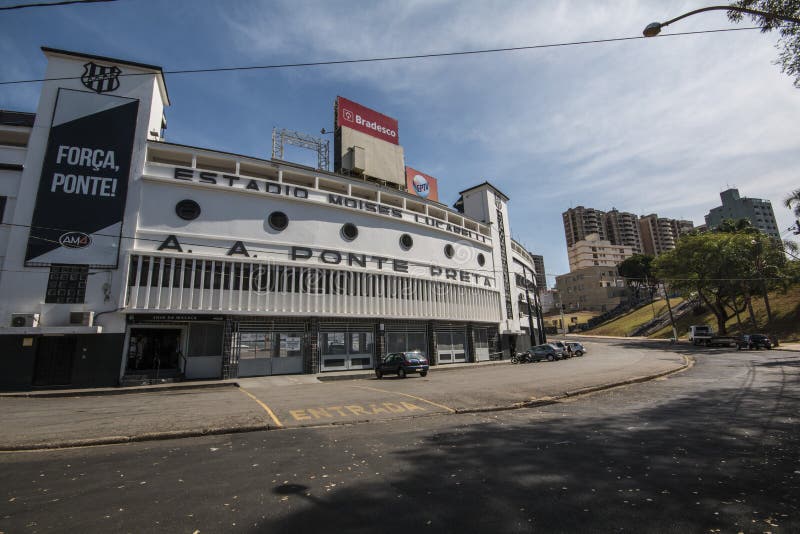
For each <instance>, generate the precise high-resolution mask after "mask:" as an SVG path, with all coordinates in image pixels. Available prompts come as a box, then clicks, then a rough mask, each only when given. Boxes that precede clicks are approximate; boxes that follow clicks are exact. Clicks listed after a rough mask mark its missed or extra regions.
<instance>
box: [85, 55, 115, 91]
mask: <svg viewBox="0 0 800 534" xmlns="http://www.w3.org/2000/svg"><path fill="white" fill-rule="evenodd" d="M121 73H122V71H121V70H120V69H119V67H117V66H116V65H112V66H110V67H106V66H103V65H98V64H97V63H95V62H94V61H90V62H89V63H86V64H85V65H84V66H83V75H82V76H81V81H82V82H83V85H84V86H85V87H86V88H87V89H91V90H92V91H94V92H95V93H98V94H99V93H108V92H111V91H115V90H116V89H117V88H118V87H119V75H120V74H121Z"/></svg>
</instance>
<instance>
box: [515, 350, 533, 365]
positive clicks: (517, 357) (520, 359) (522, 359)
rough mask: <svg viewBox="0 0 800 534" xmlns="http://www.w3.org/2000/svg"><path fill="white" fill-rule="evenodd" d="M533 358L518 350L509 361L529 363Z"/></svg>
mask: <svg viewBox="0 0 800 534" xmlns="http://www.w3.org/2000/svg"><path fill="white" fill-rule="evenodd" d="M532 361H533V358H532V357H531V355H530V354H529V353H527V352H519V353H517V354H514V355H513V356H511V363H531V362H532Z"/></svg>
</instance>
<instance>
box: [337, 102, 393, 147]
mask: <svg viewBox="0 0 800 534" xmlns="http://www.w3.org/2000/svg"><path fill="white" fill-rule="evenodd" d="M339 126H346V127H348V128H352V129H353V130H356V131H359V132H362V133H365V134H367V135H371V136H372V137H377V138H378V139H381V140H383V141H388V142H389V143H392V144H395V145H399V144H400V136H399V135H398V133H397V119H393V118H391V117H387V116H386V115H384V114H383V113H378V112H377V111H375V110H372V109H369V108H367V107H364V106H362V105H361V104H356V103H355V102H353V101H352V100H347V99H346V98H343V97H341V96H338V97H336V127H337V128H338V127H339Z"/></svg>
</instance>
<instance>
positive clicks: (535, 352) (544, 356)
mask: <svg viewBox="0 0 800 534" xmlns="http://www.w3.org/2000/svg"><path fill="white" fill-rule="evenodd" d="M526 352H527V353H528V355H529V356H530V358H531V359H532V360H533V361H535V362H539V361H542V360H547V361H548V362H552V361H555V360H563V359H564V358H566V356H565V353H564V351H563V350H561V349H560V348H559V347H557V346H555V345H553V344H551V343H545V344H544V345H535V346H533V347H531V348H529V349H528V350H527V351H526Z"/></svg>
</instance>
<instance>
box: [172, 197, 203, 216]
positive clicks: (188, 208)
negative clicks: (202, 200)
mask: <svg viewBox="0 0 800 534" xmlns="http://www.w3.org/2000/svg"><path fill="white" fill-rule="evenodd" d="M175 214H176V215H177V216H178V217H180V218H181V219H183V220H184V221H193V220H195V219H196V218H198V217H199V216H200V204H198V203H197V202H195V201H194V200H189V199H186V200H181V201H180V202H178V203H177V204H175Z"/></svg>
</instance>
